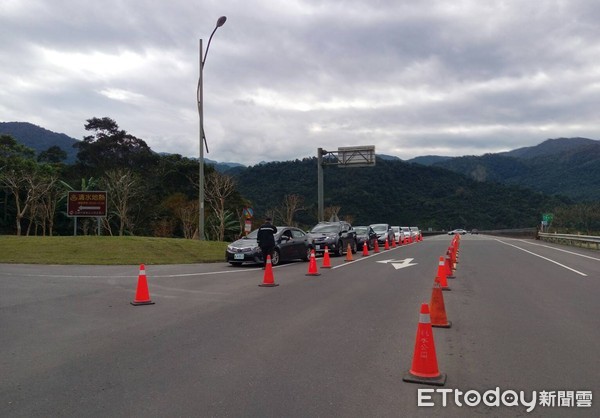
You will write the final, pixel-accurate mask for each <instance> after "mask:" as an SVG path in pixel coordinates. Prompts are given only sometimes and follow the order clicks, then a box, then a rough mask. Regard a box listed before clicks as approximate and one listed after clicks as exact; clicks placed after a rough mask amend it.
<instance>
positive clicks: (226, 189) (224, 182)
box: [204, 171, 235, 241]
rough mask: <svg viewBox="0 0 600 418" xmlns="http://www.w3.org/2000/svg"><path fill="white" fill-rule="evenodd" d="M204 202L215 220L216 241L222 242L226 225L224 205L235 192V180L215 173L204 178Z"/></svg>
mask: <svg viewBox="0 0 600 418" xmlns="http://www.w3.org/2000/svg"><path fill="white" fill-rule="evenodd" d="M204 186H205V188H204V190H205V200H206V201H207V202H208V205H209V206H210V207H211V209H212V211H213V215H214V216H215V218H216V219H217V223H216V224H217V231H216V235H217V236H216V239H217V240H218V241H223V239H224V237H225V225H226V223H227V211H226V209H225V203H226V201H227V198H228V197H229V196H231V195H232V194H233V193H234V192H235V179H234V178H233V177H231V176H228V175H226V174H221V173H219V172H217V171H213V172H212V173H210V174H208V176H206V181H205V183H204Z"/></svg>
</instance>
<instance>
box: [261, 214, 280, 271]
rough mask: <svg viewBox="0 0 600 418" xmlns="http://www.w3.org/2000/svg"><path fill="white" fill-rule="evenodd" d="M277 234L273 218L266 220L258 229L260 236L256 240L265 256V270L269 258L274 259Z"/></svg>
mask: <svg viewBox="0 0 600 418" xmlns="http://www.w3.org/2000/svg"><path fill="white" fill-rule="evenodd" d="M276 233H277V227H275V226H273V224H272V223H271V218H269V217H267V218H265V223H264V224H262V225H261V226H260V228H258V234H257V236H256V240H257V241H258V246H259V247H260V249H261V251H262V255H263V268H264V267H265V266H266V265H267V256H268V255H270V256H271V258H273V250H274V249H275V236H274V235H275V234H276Z"/></svg>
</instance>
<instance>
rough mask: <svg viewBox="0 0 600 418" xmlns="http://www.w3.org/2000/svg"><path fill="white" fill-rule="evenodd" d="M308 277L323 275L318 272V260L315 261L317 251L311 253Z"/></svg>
mask: <svg viewBox="0 0 600 418" xmlns="http://www.w3.org/2000/svg"><path fill="white" fill-rule="evenodd" d="M306 275H307V276H320V275H321V273H319V272H318V271H317V260H316V259H315V250H312V251H311V253H310V263H308V273H306Z"/></svg>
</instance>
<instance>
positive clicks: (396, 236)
mask: <svg viewBox="0 0 600 418" xmlns="http://www.w3.org/2000/svg"><path fill="white" fill-rule="evenodd" d="M392 231H394V239H395V240H396V242H398V240H399V239H400V234H401V233H402V232H401V230H400V227H399V226H392Z"/></svg>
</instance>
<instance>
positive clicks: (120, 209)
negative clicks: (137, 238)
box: [102, 168, 141, 236]
mask: <svg viewBox="0 0 600 418" xmlns="http://www.w3.org/2000/svg"><path fill="white" fill-rule="evenodd" d="M102 181H103V183H104V185H105V186H106V191H107V195H108V202H109V205H110V207H111V209H113V210H114V212H115V214H116V216H117V218H118V219H119V236H123V234H124V232H125V228H126V227H127V229H128V230H129V232H130V233H133V226H134V223H133V219H132V217H131V215H130V210H131V205H132V202H133V199H134V198H135V197H137V196H139V195H140V189H141V181H140V180H139V178H138V177H137V176H136V175H134V174H133V172H132V171H131V170H129V169H121V168H118V169H115V170H109V171H107V172H106V175H105V177H104V178H103V179H102Z"/></svg>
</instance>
